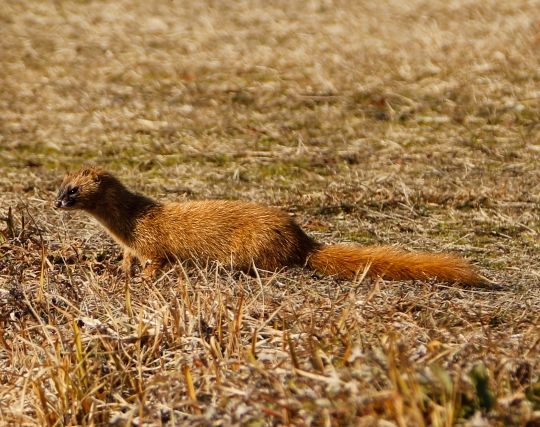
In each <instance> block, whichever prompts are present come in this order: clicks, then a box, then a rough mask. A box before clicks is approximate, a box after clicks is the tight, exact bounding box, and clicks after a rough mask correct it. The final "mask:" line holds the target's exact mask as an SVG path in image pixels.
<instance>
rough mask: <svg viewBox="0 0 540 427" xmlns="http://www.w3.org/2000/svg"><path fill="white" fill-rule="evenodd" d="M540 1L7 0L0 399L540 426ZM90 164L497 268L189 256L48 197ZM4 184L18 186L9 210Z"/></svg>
mask: <svg viewBox="0 0 540 427" xmlns="http://www.w3.org/2000/svg"><path fill="white" fill-rule="evenodd" d="M539 11H540V2H538V1H525V0H520V1H514V2H503V1H495V0H491V1H484V2H476V1H468V0H457V1H453V2H447V1H443V0H434V1H429V2H426V1H420V0H411V1H408V2H403V1H394V0H391V1H387V2H371V1H365V2H364V1H355V2H353V1H349V2H348V1H332V0H327V1H323V0H321V1H315V0H314V1H294V0H293V1H291V0H289V1H273V2H263V1H227V2H218V1H210V0H208V1H156V2H142V1H141V2H136V1H123V0H117V1H98V0H95V1H84V0H79V1H63V0H58V1H29V0H22V1H21V0H17V1H15V0H4V1H3V2H2V6H1V7H0V52H1V54H0V83H1V86H0V89H1V91H0V168H1V171H2V173H1V175H0V216H1V217H2V218H3V225H2V226H0V229H2V228H3V229H4V230H5V231H4V232H3V236H4V237H1V236H2V235H0V245H1V246H0V328H1V329H0V384H1V386H0V419H1V420H3V421H2V422H3V423H5V424H17V425H19V424H22V425H73V424H83V425H98V424H107V423H109V424H114V425H126V424H129V423H134V424H135V425H142V424H145V425H166V424H167V425H178V424H182V423H185V424H189V425H230V424H242V425H250V426H259V425H282V424H294V425H360V426H393V425H397V426H421V425H434V426H450V425H452V424H461V425H470V426H473V425H474V426H484V425H501V426H503V425H521V426H528V427H532V426H538V425H540V379H539V376H540V374H539V371H540V361H539V360H540V357H539V356H540V334H539V326H540V322H539V315H538V313H539V312H540V244H539V240H540V239H539V233H540V227H539V223H540V125H539V122H540V89H539V88H540V53H539V52H540V12H539ZM88 163H94V164H98V165H101V166H103V167H105V168H108V169H110V170H112V171H114V172H115V173H117V174H118V175H119V176H121V177H123V178H124V179H125V181H126V182H127V183H128V184H129V185H130V186H132V187H134V188H136V189H138V190H140V191H143V192H145V193H147V194H150V195H153V196H155V197H159V198H163V199H182V198H184V197H189V198H193V199H202V198H233V199H246V200H254V201H259V202H263V203H266V204H269V205H275V206H281V207H282V208H283V209H285V210H287V211H289V212H291V213H292V214H294V215H295V216H296V218H297V219H298V221H299V222H300V223H302V225H303V226H304V227H305V228H306V229H307V230H309V231H310V233H311V234H313V235H316V236H317V237H318V238H319V239H321V240H324V241H328V242H334V241H335V242H337V241H355V242H359V243H361V244H377V243H379V244H395V245H398V246H400V247H404V248H409V249H415V250H432V251H451V252H454V253H458V254H461V255H463V256H465V257H467V258H468V259H470V260H471V261H472V262H474V263H475V264H477V265H478V266H479V268H480V270H481V271H482V272H483V273H484V274H485V275H486V276H488V277H490V278H492V279H493V280H495V281H497V282H498V283H500V284H502V285H503V287H502V288H501V289H495V290H483V289H466V288H463V287H458V286H441V285H437V284H433V283H391V282H386V283H385V282H377V283H373V282H366V281H364V282H362V283H350V282H339V281H334V280H331V279H320V278H317V277H313V276H311V275H310V274H309V273H307V272H303V271H285V272H281V273H279V274H275V275H264V274H262V275H261V277H260V278H251V277H244V276H242V275H235V274H230V273H228V272H224V271H216V270H215V269H213V268H212V267H208V268H204V269H202V270H200V271H196V270H193V269H192V270H187V271H185V272H182V271H181V269H180V268H176V269H175V270H173V271H171V272H169V273H168V274H166V275H165V276H163V277H162V278H161V279H160V280H158V281H156V282H155V283H153V284H146V285H143V284H142V283H141V282H140V280H138V279H134V280H133V281H131V282H129V283H128V284H127V286H126V284H125V283H124V281H123V280H121V278H120V276H119V275H118V272H117V264H118V261H119V257H120V250H119V249H118V248H117V247H116V246H115V245H114V244H113V243H112V242H111V241H110V240H109V238H108V237H106V236H105V234H104V233H103V231H101V229H100V228H99V226H97V225H96V224H95V223H94V222H92V221H90V220H89V219H88V218H87V217H85V216H84V215H82V214H73V215H67V214H59V213H57V212H55V211H54V210H52V209H51V200H52V198H53V197H54V193H55V189H56V186H57V185H58V183H59V181H60V179H61V176H62V175H63V173H64V171H65V170H68V169H69V170H71V169H75V168H77V167H79V166H80V165H82V164H88ZM10 209H11V213H10Z"/></svg>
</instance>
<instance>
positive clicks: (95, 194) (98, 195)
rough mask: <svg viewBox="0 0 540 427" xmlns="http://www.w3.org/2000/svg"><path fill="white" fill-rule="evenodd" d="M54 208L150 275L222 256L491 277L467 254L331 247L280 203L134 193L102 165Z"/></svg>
mask: <svg viewBox="0 0 540 427" xmlns="http://www.w3.org/2000/svg"><path fill="white" fill-rule="evenodd" d="M55 207H56V208H59V209H81V210H84V211H86V212H88V213H89V214H90V215H92V216H94V217H95V218H96V219H97V220H98V221H99V222H100V223H101V224H102V225H103V226H104V227H105V228H106V229H107V231H108V232H109V233H110V234H111V236H112V237H113V238H114V239H115V240H116V241H117V242H118V243H119V244H120V245H122V246H123V247H124V262H123V268H124V269H125V270H126V272H128V273H129V272H130V271H131V263H132V259H133V258H137V259H138V260H139V261H140V262H141V264H142V265H144V266H146V267H145V270H144V273H145V275H152V274H153V273H154V271H155V270H156V269H159V268H161V267H163V266H164V264H166V263H167V262H174V261H176V260H179V261H187V260H192V261H196V262H202V263H204V262H207V261H218V262H220V263H222V264H225V265H231V266H233V267H234V268H236V269H239V270H244V271H247V270H250V269H251V268H252V267H253V266H255V267H257V268H260V269H263V270H268V271H275V270H278V269H280V268H283V267H287V266H306V267H308V268H310V269H312V270H315V271H317V272H319V273H321V274H324V275H335V276H338V277H340V278H343V279H354V278H355V277H356V276H357V275H359V274H362V272H363V271H364V270H367V275H368V276H371V277H382V278H384V279H388V280H415V279H418V280H425V279H438V280H440V281H446V282H461V283H464V284H471V285H477V284H478V285H479V284H483V283H485V282H486V279H484V278H482V277H481V276H479V275H478V274H477V273H476V272H475V271H474V269H473V268H472V267H471V266H470V264H468V263H467V262H466V261H465V260H463V259H461V258H458V257H455V256H452V255H448V254H429V253H409V252H404V251H400V250H397V249H394V248H391V247H385V246H374V247H360V246H355V245H325V244H322V243H319V242H316V241H315V240H314V239H313V238H311V237H310V236H308V235H307V234H306V233H305V232H304V231H303V230H302V229H301V228H300V226H299V225H298V224H297V223H296V222H294V220H293V219H292V218H290V217H289V216H288V215H287V214H286V213H284V212H283V211H280V210H278V209H274V208H270V207H266V206H263V205H259V204H256V203H250V202H241V201H227V200H206V201H190V202H182V203H160V202H158V201H155V200H153V199H151V198H149V197H146V196H143V195H140V194H137V193H133V192H132V191H130V190H128V189H127V188H126V187H125V186H124V185H123V184H122V183H121V182H120V181H119V180H118V179H117V178H116V177H115V176H113V175H111V174H110V173H108V172H105V171H102V170H100V169H97V168H85V169H82V170H80V171H78V172H75V173H71V174H66V176H65V177H64V180H63V182H62V184H61V186H60V190H59V192H58V196H57V199H56V201H55Z"/></svg>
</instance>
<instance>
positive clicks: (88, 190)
mask: <svg viewBox="0 0 540 427" xmlns="http://www.w3.org/2000/svg"><path fill="white" fill-rule="evenodd" d="M107 176H108V174H107V173H106V172H104V171H102V170H101V169H98V168H96V167H88V168H83V169H81V170H80V171H78V172H73V173H67V174H66V175H65V176H64V180H63V181H62V184H61V185H60V189H59V190H58V194H57V196H56V200H55V201H54V207H55V208H57V209H83V210H92V209H93V208H94V207H95V206H96V203H97V202H98V201H99V199H100V198H101V197H102V195H103V191H104V189H103V183H104V178H105V177H107Z"/></svg>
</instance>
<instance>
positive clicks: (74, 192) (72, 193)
mask: <svg viewBox="0 0 540 427" xmlns="http://www.w3.org/2000/svg"><path fill="white" fill-rule="evenodd" d="M78 192H79V187H73V188H70V189H69V191H68V194H69V195H70V196H73V195H74V194H77V193H78Z"/></svg>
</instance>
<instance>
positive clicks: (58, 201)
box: [54, 199, 62, 208]
mask: <svg viewBox="0 0 540 427" xmlns="http://www.w3.org/2000/svg"><path fill="white" fill-rule="evenodd" d="M61 206H62V200H58V199H57V200H55V201H54V207H55V208H59V207H61Z"/></svg>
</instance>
